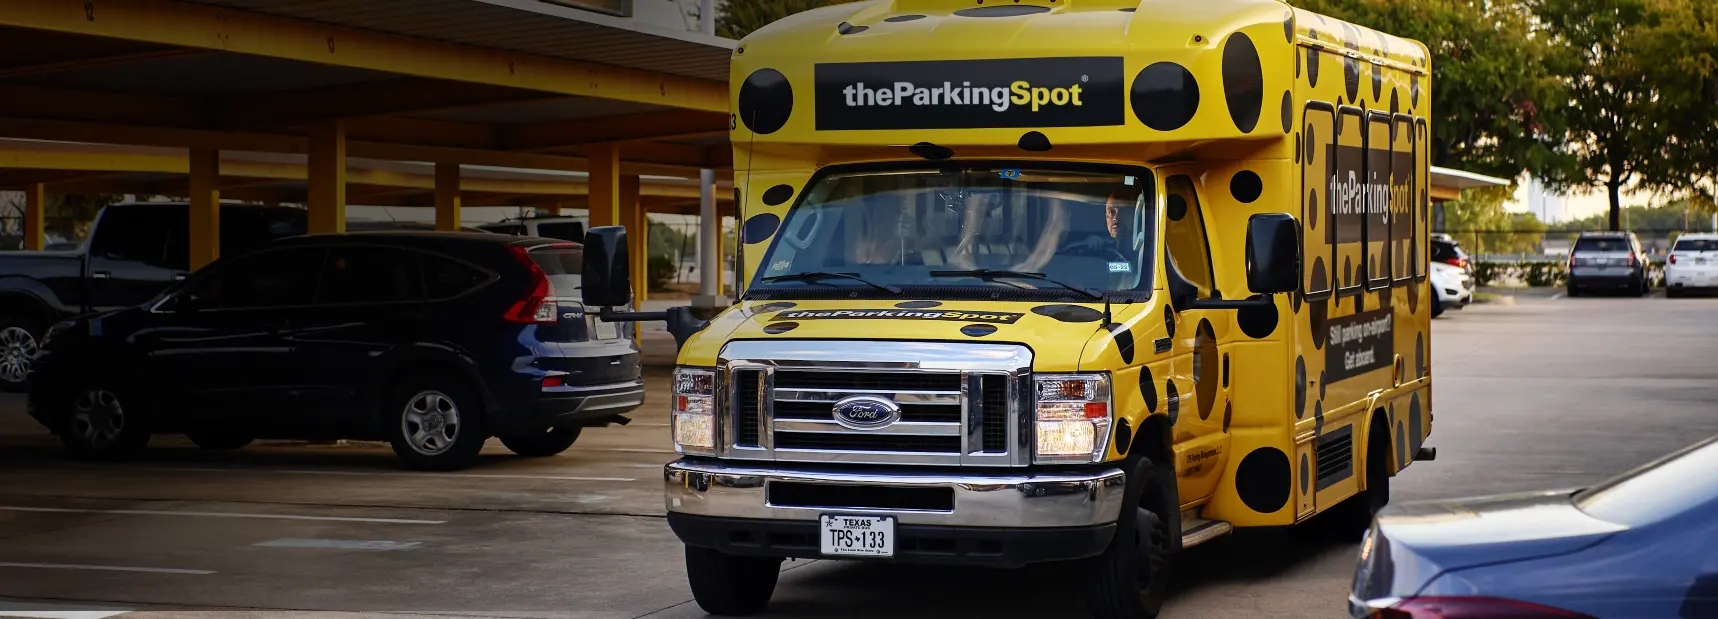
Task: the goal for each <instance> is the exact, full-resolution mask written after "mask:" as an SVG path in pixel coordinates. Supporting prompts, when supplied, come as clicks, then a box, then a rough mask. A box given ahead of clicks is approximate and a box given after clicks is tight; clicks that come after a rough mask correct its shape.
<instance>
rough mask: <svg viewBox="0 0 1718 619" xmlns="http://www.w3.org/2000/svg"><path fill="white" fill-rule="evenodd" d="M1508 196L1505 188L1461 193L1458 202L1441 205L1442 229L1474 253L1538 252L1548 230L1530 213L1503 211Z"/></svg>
mask: <svg viewBox="0 0 1718 619" xmlns="http://www.w3.org/2000/svg"><path fill="white" fill-rule="evenodd" d="M1511 194H1512V192H1511V191H1509V188H1507V187H1488V188H1484V189H1469V190H1467V191H1464V192H1462V198H1461V199H1460V200H1454V201H1450V202H1445V203H1444V205H1443V208H1444V230H1445V231H1447V232H1448V234H1449V235H1450V236H1452V237H1455V239H1456V241H1457V242H1459V243H1461V245H1462V247H1464V248H1466V249H1467V251H1468V252H1470V253H1474V254H1480V253H1493V254H1496V253H1502V254H1532V253H1539V252H1540V250H1541V248H1542V247H1543V243H1544V241H1545V231H1546V229H1547V227H1546V225H1545V224H1544V222H1541V221H1539V218H1538V217H1537V216H1535V215H1534V214H1532V213H1511V212H1509V211H1506V210H1504V208H1503V203H1504V201H1506V200H1508V199H1509V197H1510V196H1511Z"/></svg>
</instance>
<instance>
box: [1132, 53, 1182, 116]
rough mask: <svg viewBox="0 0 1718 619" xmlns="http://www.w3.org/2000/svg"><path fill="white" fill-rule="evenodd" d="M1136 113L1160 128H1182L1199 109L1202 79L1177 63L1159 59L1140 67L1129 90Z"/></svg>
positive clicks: (1134, 114)
mask: <svg viewBox="0 0 1718 619" xmlns="http://www.w3.org/2000/svg"><path fill="white" fill-rule="evenodd" d="M1128 102H1129V103H1130V104H1131V105H1132V106H1133V116H1134V118H1138V119H1139V122H1141V123H1144V124H1145V126H1147V127H1150V128H1152V129H1156V130H1158V131H1174V130H1176V129H1180V128H1181V127H1182V126H1183V125H1186V124H1187V121H1190V120H1193V114H1194V113H1195V112H1198V111H1199V82H1198V80H1196V79H1194V78H1193V73H1192V72H1191V71H1188V70H1187V67H1183V66H1181V65H1179V64H1175V63H1173V62H1156V63H1152V64H1151V65H1149V66H1147V67H1146V68H1144V69H1140V71H1139V74H1138V75H1135V76H1134V77H1133V86H1132V87H1130V88H1129V89H1128Z"/></svg>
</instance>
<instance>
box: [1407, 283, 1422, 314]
mask: <svg viewBox="0 0 1718 619" xmlns="http://www.w3.org/2000/svg"><path fill="white" fill-rule="evenodd" d="M1408 312H1409V313H1412V314H1418V313H1420V285H1419V284H1415V283H1413V282H1408Z"/></svg>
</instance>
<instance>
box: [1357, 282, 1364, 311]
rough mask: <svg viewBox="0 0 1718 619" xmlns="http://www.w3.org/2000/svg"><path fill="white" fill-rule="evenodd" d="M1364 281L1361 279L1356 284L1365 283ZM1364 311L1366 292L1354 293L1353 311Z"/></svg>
mask: <svg viewBox="0 0 1718 619" xmlns="http://www.w3.org/2000/svg"><path fill="white" fill-rule="evenodd" d="M1365 283H1366V282H1365V281H1364V280H1362V281H1361V282H1360V283H1359V284H1357V285H1365ZM1364 311H1366V293H1364V292H1362V293H1360V294H1357V295H1354V312H1355V313H1360V312H1364Z"/></svg>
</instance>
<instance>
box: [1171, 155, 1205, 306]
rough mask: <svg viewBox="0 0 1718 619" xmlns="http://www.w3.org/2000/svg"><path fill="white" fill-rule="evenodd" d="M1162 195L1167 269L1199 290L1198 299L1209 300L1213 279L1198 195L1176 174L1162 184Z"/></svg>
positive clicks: (1181, 176)
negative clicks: (1167, 260) (1163, 197)
mask: <svg viewBox="0 0 1718 619" xmlns="http://www.w3.org/2000/svg"><path fill="white" fill-rule="evenodd" d="M1164 195H1165V200H1166V204H1165V208H1164V220H1165V223H1164V226H1163V244H1164V247H1165V248H1166V249H1167V250H1168V251H1167V252H1165V253H1167V254H1168V255H1169V267H1170V268H1171V269H1174V273H1179V274H1180V275H1181V278H1182V279H1185V280H1187V282H1188V283H1190V284H1193V285H1194V286H1195V287H1197V288H1198V289H1199V298H1201V299H1206V298H1210V297H1211V291H1212V290H1213V289H1215V288H1216V281H1217V279H1216V278H1215V277H1214V276H1212V270H1211V244H1210V243H1209V242H1208V241H1207V240H1206V238H1205V214H1204V213H1203V212H1202V211H1201V210H1200V208H1199V192H1198V190H1197V189H1196V188H1195V187H1194V184H1193V179H1192V178H1191V177H1189V176H1187V175H1185V174H1178V175H1175V176H1171V177H1169V179H1168V180H1166V181H1164ZM1172 276H1173V275H1172Z"/></svg>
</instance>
